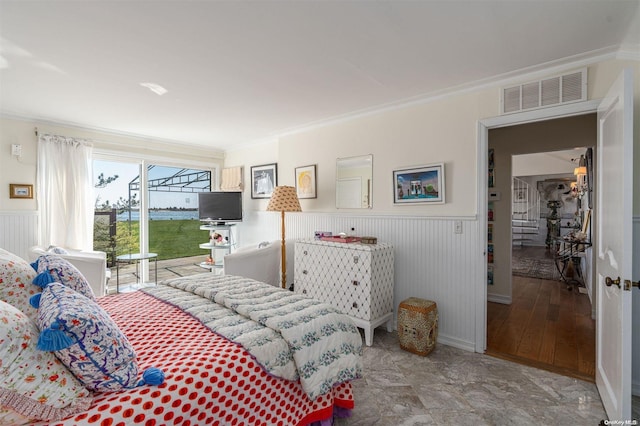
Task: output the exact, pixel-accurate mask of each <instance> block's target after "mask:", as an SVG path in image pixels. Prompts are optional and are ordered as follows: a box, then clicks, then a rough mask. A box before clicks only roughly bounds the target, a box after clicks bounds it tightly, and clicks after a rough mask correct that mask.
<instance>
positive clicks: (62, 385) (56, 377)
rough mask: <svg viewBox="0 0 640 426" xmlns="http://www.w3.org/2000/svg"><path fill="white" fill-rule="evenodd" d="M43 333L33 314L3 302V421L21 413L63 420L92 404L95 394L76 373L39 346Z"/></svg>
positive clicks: (0, 386)
mask: <svg viewBox="0 0 640 426" xmlns="http://www.w3.org/2000/svg"><path fill="white" fill-rule="evenodd" d="M39 335H40V332H39V330H38V328H37V327H36V325H35V323H34V322H33V321H32V320H31V319H30V318H29V317H27V316H26V315H25V314H24V313H22V312H20V311H19V310H18V309H17V308H15V307H14V306H11V305H9V304H8V303H5V302H0V360H1V362H0V406H2V407H3V410H0V423H2V422H4V421H5V420H8V419H15V418H19V416H25V417H27V418H29V419H32V420H60V419H63V418H65V417H69V416H71V415H74V414H76V413H79V412H82V411H86V410H87V409H88V408H89V405H90V404H91V400H92V397H91V393H90V392H89V391H88V390H87V389H85V387H84V386H83V385H82V384H81V383H80V382H78V380H76V379H75V377H73V374H71V373H70V372H69V370H67V368H66V367H65V366H64V365H63V364H62V363H61V362H60V361H59V360H58V359H57V358H56V357H55V356H54V355H53V354H52V353H50V352H43V351H40V350H37V349H36V344H37V342H38V336H39ZM7 409H8V410H7ZM2 424H6V423H2Z"/></svg>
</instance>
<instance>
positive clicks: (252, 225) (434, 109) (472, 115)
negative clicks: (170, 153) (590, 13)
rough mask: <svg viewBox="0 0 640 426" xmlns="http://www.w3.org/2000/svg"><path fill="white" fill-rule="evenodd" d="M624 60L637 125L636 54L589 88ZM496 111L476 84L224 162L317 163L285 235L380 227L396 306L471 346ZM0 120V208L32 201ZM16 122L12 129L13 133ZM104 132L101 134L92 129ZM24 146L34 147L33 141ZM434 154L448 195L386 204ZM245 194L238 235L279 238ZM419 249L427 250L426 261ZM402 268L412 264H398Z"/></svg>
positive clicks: (272, 221)
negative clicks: (359, 181)
mask: <svg viewBox="0 0 640 426" xmlns="http://www.w3.org/2000/svg"><path fill="white" fill-rule="evenodd" d="M630 64H632V65H633V66H634V71H635V77H636V81H635V93H636V103H635V107H636V108H635V116H634V120H635V123H636V124H637V125H636V128H640V125H638V124H640V107H639V106H638V105H639V103H640V62H633V63H632V62H630V61H606V62H603V63H600V64H597V65H592V66H590V67H589V85H588V97H589V99H597V98H601V97H602V96H603V95H604V93H605V91H606V89H607V88H608V87H609V86H610V84H611V83H612V82H613V80H614V79H615V78H616V77H617V75H618V74H619V72H620V70H621V69H622V68H623V66H625V65H630ZM556 71H557V70H554V72H553V73H556ZM528 79H529V78H528V77H524V78H523V80H528ZM498 114H499V90H498V88H484V89H481V90H478V91H474V92H466V93H461V94H457V95H452V96H449V97H445V98H440V99H436V100H433V101H431V102H426V101H425V102H422V103H420V102H416V103H413V104H411V105H407V106H405V107H403V108H395V109H389V110H386V111H381V112H379V113H377V114H371V115H366V116H361V117H355V118H353V119H351V120H343V121H339V122H335V123H332V124H328V125H326V126H324V127H317V128H310V129H307V130H306V131H301V132H299V133H295V134H290V135H286V136H283V137H281V138H280V139H279V140H277V141H274V142H270V143H267V144H264V145H262V146H258V147H251V148H247V149H243V150H238V151H233V152H229V153H227V156H226V159H225V165H226V166H235V165H244V166H245V172H244V173H245V177H246V178H247V179H248V176H249V172H250V167H251V166H254V165H261V164H266V163H271V162H277V163H278V182H279V184H285V185H293V184H294V169H295V167H298V166H302V165H309V164H317V166H318V170H317V171H318V198H317V199H305V200H301V204H302V209H303V211H304V212H303V213H297V214H290V215H287V225H288V227H287V229H288V230H291V235H292V236H296V237H298V236H299V237H306V236H311V233H312V231H313V230H315V229H318V228H324V227H331V228H332V229H323V230H328V231H335V232H338V231H342V230H344V228H350V227H352V226H353V225H354V224H355V226H356V233H361V232H363V233H364V232H367V233H369V234H372V235H374V236H375V235H378V236H380V238H381V240H389V241H393V243H394V245H395V247H396V253H397V263H396V265H397V266H396V268H397V274H396V283H395V285H396V290H395V303H396V306H397V304H399V303H400V302H401V300H402V298H403V297H405V296H408V295H411V296H417V297H425V298H432V299H433V300H435V301H436V302H437V303H438V306H439V310H440V312H441V316H442V318H443V320H442V321H441V323H440V331H441V333H442V335H443V337H444V338H445V339H446V341H447V342H449V343H451V344H455V345H458V346H460V347H465V348H467V349H473V346H474V344H475V342H476V341H478V340H479V339H482V337H481V336H477V335H475V316H474V314H475V311H476V309H479V306H481V303H483V301H478V300H476V299H475V298H474V297H473V295H474V294H475V293H476V289H477V288H478V286H485V285H486V279H485V277H484V276H482V275H483V274H482V273H481V272H480V271H483V270H484V257H483V254H482V253H480V252H476V250H477V249H476V248H477V247H480V246H481V244H480V242H479V241H477V239H478V235H479V231H478V225H477V223H478V215H479V214H485V213H484V212H478V208H477V204H478V202H477V200H478V195H477V190H476V188H477V186H478V183H477V182H476V176H477V172H476V167H477V166H476V165H477V161H478V160H477V149H476V144H477V134H476V132H477V122H478V120H481V119H484V118H489V117H494V116H497V115H498ZM2 124H3V126H2V130H0V153H1V156H0V158H1V160H0V161H1V163H0V166H2V176H0V189H1V190H2V192H0V209H2V210H6V209H11V210H13V209H35V205H34V204H27V205H24V206H23V205H22V204H20V205H18V204H14V203H11V204H10V205H9V204H8V203H9V200H8V199H7V197H8V194H7V191H8V185H7V183H9V182H12V181H13V179H20V180H24V182H20V183H29V180H31V181H34V180H35V163H34V162H33V160H34V157H30V156H29V154H25V157H24V161H25V162H27V161H28V162H29V164H27V165H26V166H25V167H21V166H19V165H13V164H12V163H11V161H13V160H12V159H10V158H9V159H7V158H6V157H7V156H9V152H10V151H9V145H10V144H11V143H16V142H14V141H15V140H16V137H17V138H18V141H23V140H29V139H30V138H33V136H32V131H33V125H34V123H31V124H27V125H24V126H22V125H20V124H17V123H12V124H11V125H12V126H16V127H12V128H13V130H12V129H9V131H7V130H6V129H5V125H6V122H5V121H4V120H3V122H2ZM39 127H40V126H39ZM63 130H64V129H63ZM41 131H44V126H42V127H41ZM15 132H17V133H18V134H17V135H14V133H15ZM55 133H62V134H66V133H63V132H55ZM639 135H640V132H636V135H635V139H634V142H635V147H636V149H635V153H634V164H635V170H636V172H635V173H634V183H635V187H636V188H640V143H638V141H639V140H640V139H639ZM102 138H104V139H107V138H108V137H107V136H104V137H101V138H99V139H102ZM23 143H24V144H27V142H23ZM131 143H132V144H134V143H135V144H139V143H140V141H135V142H134V141H132V142H131ZM151 144H152V142H146V143H142V146H144V147H145V149H146V147H148V146H149V145H151ZM32 146H33V149H35V142H32ZM23 149H24V148H23ZM28 149H29V148H27V151H28ZM361 154H373V158H374V160H373V161H374V165H373V169H374V175H373V197H372V201H373V208H372V209H370V210H352V211H343V210H340V211H337V210H336V209H335V207H334V201H335V186H334V178H335V161H336V158H338V157H350V156H354V155H361ZM437 162H444V163H445V167H446V198H447V202H446V204H443V205H426V204H423V205H411V206H407V205H400V206H396V205H394V204H393V197H392V194H393V192H392V191H393V185H392V178H391V177H392V171H393V170H394V169H397V168H405V167H411V166H416V165H423V164H431V163H437ZM5 165H7V166H9V167H11V170H13V171H15V174H14V175H11V177H10V178H9V175H7V174H6V172H5V171H4V170H5ZM507 173H508V172H507ZM247 184H248V182H247ZM244 200H245V201H246V203H245V213H246V216H247V220H246V221H245V223H243V224H242V225H241V229H240V230H239V233H240V236H239V239H240V240H241V241H242V240H244V241H261V240H265V239H278V238H279V237H280V227H279V220H278V219H279V218H278V215H277V214H275V213H274V214H271V213H266V212H264V209H265V208H266V204H267V201H266V200H252V199H251V198H250V190H246V191H245V198H244ZM12 201H13V200H12ZM634 213H635V215H636V216H639V215H640V197H635V198H634ZM456 220H461V221H462V223H463V234H461V235H459V234H454V233H453V224H454V222H455V221H456ZM289 225H290V226H289ZM396 226H397V227H396ZM461 242H463V244H461ZM467 250H471V252H467ZM425 257H427V258H428V259H429V260H428V261H425ZM432 259H439V260H438V261H435V262H434V261H433V260H432ZM456 260H460V261H459V262H456ZM406 269H409V270H410V271H409V272H405V270H406ZM416 277H420V278H421V279H420V280H417V279H415V278H416ZM636 278H637V277H636ZM479 303H480V305H479ZM638 331H640V330H638ZM636 358H640V357H636Z"/></svg>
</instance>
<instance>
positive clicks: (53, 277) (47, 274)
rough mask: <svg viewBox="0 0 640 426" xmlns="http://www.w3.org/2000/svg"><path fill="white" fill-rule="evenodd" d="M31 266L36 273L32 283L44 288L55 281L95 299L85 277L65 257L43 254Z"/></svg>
mask: <svg viewBox="0 0 640 426" xmlns="http://www.w3.org/2000/svg"><path fill="white" fill-rule="evenodd" d="M31 266H33V269H35V270H36V272H37V273H38V275H37V276H36V277H35V279H34V280H33V284H35V285H37V286H39V287H42V288H44V287H46V286H47V284H49V283H52V282H54V281H57V282H59V283H62V284H64V285H66V286H67V287H71V288H72V289H74V290H75V291H77V292H78V293H80V294H82V295H83V296H85V297H87V298H89V299H91V300H96V296H95V295H94V294H93V290H92V289H91V286H90V285H89V282H88V281H87V279H86V278H85V277H84V275H82V272H80V271H79V270H78V268H76V267H75V266H73V264H72V263H71V262H69V261H68V260H67V259H63V258H62V257H60V256H57V255H55V254H43V255H40V256H39V257H38V259H37V260H36V261H35V262H33V263H32V264H31Z"/></svg>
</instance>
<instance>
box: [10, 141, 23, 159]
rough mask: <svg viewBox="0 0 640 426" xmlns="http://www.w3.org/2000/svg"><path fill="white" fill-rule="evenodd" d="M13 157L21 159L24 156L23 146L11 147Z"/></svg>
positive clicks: (15, 145) (14, 145)
mask: <svg viewBox="0 0 640 426" xmlns="http://www.w3.org/2000/svg"><path fill="white" fill-rule="evenodd" d="M11 155H13V156H16V157H20V156H22V145H18V144H12V145H11Z"/></svg>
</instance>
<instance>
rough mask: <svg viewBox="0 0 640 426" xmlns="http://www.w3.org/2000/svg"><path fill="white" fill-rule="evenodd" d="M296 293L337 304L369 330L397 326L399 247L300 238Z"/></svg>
mask: <svg viewBox="0 0 640 426" xmlns="http://www.w3.org/2000/svg"><path fill="white" fill-rule="evenodd" d="M294 277H295V285H294V291H295V292H296V293H302V294H304V295H306V296H309V297H312V298H314V299H316V300H320V301H322V302H325V303H329V304H330V305H333V306H334V307H336V308H337V309H339V310H340V311H342V312H343V313H345V314H347V315H349V316H350V317H351V318H352V319H353V321H354V323H355V324H356V326H358V327H360V328H362V329H364V335H365V343H366V344H367V346H371V343H372V340H373V330H374V329H375V328H376V327H377V326H379V325H381V324H383V323H385V322H386V323H387V330H389V331H392V330H393V246H392V245H390V244H359V243H335V242H327V241H318V240H308V241H297V242H296V250H295V272H294Z"/></svg>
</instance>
